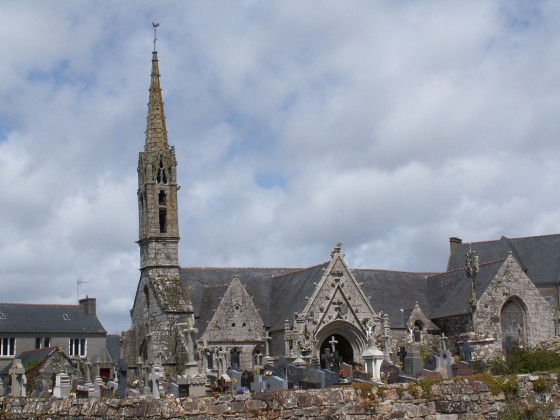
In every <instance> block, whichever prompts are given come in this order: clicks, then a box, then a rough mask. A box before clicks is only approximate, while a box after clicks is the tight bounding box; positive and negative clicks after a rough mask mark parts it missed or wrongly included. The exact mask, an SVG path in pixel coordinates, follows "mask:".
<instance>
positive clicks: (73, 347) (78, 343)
mask: <svg viewBox="0 0 560 420" xmlns="http://www.w3.org/2000/svg"><path fill="white" fill-rule="evenodd" d="M86 344H87V341H86V339H85V338H71V339H70V344H69V346H68V353H69V354H70V356H75V357H85V356H86V354H87V347H86Z"/></svg>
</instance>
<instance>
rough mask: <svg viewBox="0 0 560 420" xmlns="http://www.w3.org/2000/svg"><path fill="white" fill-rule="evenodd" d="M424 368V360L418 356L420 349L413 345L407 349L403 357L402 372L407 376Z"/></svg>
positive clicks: (413, 374)
mask: <svg viewBox="0 0 560 420" xmlns="http://www.w3.org/2000/svg"><path fill="white" fill-rule="evenodd" d="M423 368H424V361H423V360H422V356H420V351H419V350H418V347H416V346H413V347H412V348H411V349H410V350H408V351H407V355H406V357H405V359H404V370H403V371H404V374H405V375H409V376H416V374H417V373H418V372H420V371H421V370H422V369H423Z"/></svg>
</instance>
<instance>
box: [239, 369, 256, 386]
mask: <svg viewBox="0 0 560 420" xmlns="http://www.w3.org/2000/svg"><path fill="white" fill-rule="evenodd" d="M254 376H255V374H254V373H253V372H251V371H250V370H244V371H243V373H242V375H241V387H243V388H246V389H251V384H252V383H253V381H254Z"/></svg>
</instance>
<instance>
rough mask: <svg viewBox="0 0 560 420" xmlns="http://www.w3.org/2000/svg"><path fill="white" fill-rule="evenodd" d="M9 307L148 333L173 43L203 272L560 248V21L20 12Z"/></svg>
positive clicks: (493, 5)
mask: <svg viewBox="0 0 560 420" xmlns="http://www.w3.org/2000/svg"><path fill="white" fill-rule="evenodd" d="M0 16H2V25H1V26H0V37H1V39H2V40H3V43H2V44H3V48H2V50H3V51H2V56H3V57H2V60H0V77H1V78H2V83H0V174H1V175H0V220H1V221H2V222H1V224H0V279H1V289H0V291H1V293H0V296H1V297H0V300H1V301H4V302H26V303H48V304H74V303H76V302H77V293H78V281H80V282H81V283H80V284H79V295H80V297H84V296H85V295H89V296H93V297H96V298H97V311H98V317H99V319H100V320H101V322H102V323H103V325H104V326H105V328H106V330H107V331H108V332H110V333H120V332H121V331H124V330H126V329H128V328H129V327H130V314H129V311H130V309H131V308H132V305H133V299H134V294H135V292H136V287H137V284H138V280H139V274H140V273H139V249H138V245H137V244H136V243H135V241H136V240H137V239H138V205H137V196H136V190H137V162H138V153H139V152H140V151H141V150H143V147H144V142H145V134H144V132H145V129H146V115H147V101H148V87H149V82H150V69H151V61H150V60H151V51H152V49H153V36H154V34H153V30H152V22H158V23H159V24H160V26H159V27H158V32H157V39H158V40H157V50H158V55H159V68H160V73H161V83H162V87H163V97H164V102H165V113H166V121H167V128H168V135H169V143H170V144H171V145H174V146H175V149H176V152H177V160H178V162H179V167H178V180H179V184H180V185H181V187H182V188H181V190H180V191H179V212H180V234H181V241H180V249H179V259H180V262H181V265H183V266H208V267H210V266H227V267H235V266H239V267H309V266H312V265H316V264H319V263H322V262H325V261H328V260H329V258H330V252H331V251H332V249H333V247H334V246H335V244H336V243H337V242H342V244H343V252H344V253H345V254H346V261H347V263H348V264H349V265H350V266H351V267H352V268H380V269H390V270H400V271H413V272H439V271H443V270H445V267H446V264H447V258H448V255H449V237H452V236H457V237H460V238H461V239H463V241H464V242H478V241H485V240H493V239H499V238H500V237H501V236H502V235H504V236H507V237H522V236H534V235H543V234H552V233H558V232H560V194H558V178H559V176H560V150H559V149H560V141H559V140H560V118H559V113H560V2H558V1H539V2H529V1H514V0H504V1H486V2H463V1H422V0H415V1H404V0H403V1H398V2H395V1H369V0H368V1H359V0H347V1H343V2H341V1H335V0H332V1H329V0H325V1H321V2H314V1H301V0H297V1H295V0H281V1H280V0H278V1H274V0H273V1H266V2H263V1H230V0H227V1H226V0H224V1H202V0H200V1H188V2H185V1H158V2H153V1H135V2H134V3H132V2H112V1H42V0H41V1H26V2H21V1H9V0H8V1H2V2H0Z"/></svg>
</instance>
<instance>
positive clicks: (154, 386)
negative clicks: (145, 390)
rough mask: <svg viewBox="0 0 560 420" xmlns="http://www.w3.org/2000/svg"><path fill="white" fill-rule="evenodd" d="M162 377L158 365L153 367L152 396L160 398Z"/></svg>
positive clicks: (151, 375) (151, 377)
mask: <svg viewBox="0 0 560 420" xmlns="http://www.w3.org/2000/svg"><path fill="white" fill-rule="evenodd" d="M161 378H162V375H161V372H160V370H159V367H158V366H154V367H152V371H151V372H150V381H152V397H153V398H159V397H160V395H159V381H160V379H161Z"/></svg>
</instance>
